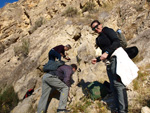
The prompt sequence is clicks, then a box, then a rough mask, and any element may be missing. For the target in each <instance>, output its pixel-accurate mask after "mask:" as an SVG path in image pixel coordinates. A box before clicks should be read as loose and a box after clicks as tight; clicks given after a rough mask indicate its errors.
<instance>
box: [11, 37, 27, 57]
mask: <svg viewBox="0 0 150 113" xmlns="http://www.w3.org/2000/svg"><path fill="white" fill-rule="evenodd" d="M29 48H30V40H29V39H23V40H22V45H21V46H16V47H14V52H15V55H16V56H19V57H22V56H23V57H27V56H28V53H29Z"/></svg>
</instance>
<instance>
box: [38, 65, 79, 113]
mask: <svg viewBox="0 0 150 113" xmlns="http://www.w3.org/2000/svg"><path fill="white" fill-rule="evenodd" d="M76 70H77V66H76V64H71V65H62V66H60V67H59V68H58V69H57V70H56V71H55V72H49V73H46V74H45V75H44V76H43V83H42V96H41V98H40V101H39V104H38V113H46V112H47V109H48V105H49V103H50V102H48V100H49V95H50V93H51V91H52V88H55V89H56V90H58V91H59V92H60V100H59V106H58V109H57V113H60V112H65V113H67V112H69V111H68V110H66V105H67V98H68V94H69V88H70V87H71V80H72V74H73V73H74V72H75V71H76Z"/></svg>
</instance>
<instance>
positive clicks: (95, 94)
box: [87, 81, 108, 100]
mask: <svg viewBox="0 0 150 113" xmlns="http://www.w3.org/2000/svg"><path fill="white" fill-rule="evenodd" d="M87 91H88V96H89V97H90V98H91V99H92V100H97V99H101V98H104V97H105V96H106V95H107V94H108V90H107V88H106V87H105V86H104V85H103V84H102V83H100V82H98V81H94V82H92V83H91V84H89V85H88V86H87Z"/></svg>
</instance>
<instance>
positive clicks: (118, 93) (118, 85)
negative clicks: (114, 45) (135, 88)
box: [107, 57, 128, 113]
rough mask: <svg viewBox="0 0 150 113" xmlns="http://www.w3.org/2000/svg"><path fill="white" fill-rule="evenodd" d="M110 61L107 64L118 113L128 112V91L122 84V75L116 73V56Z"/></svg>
mask: <svg viewBox="0 0 150 113" xmlns="http://www.w3.org/2000/svg"><path fill="white" fill-rule="evenodd" d="M110 62H111V63H110V65H108V66H107V74H108V78H109V80H110V85H111V90H112V92H113V95H114V102H115V107H116V108H117V111H118V113H127V112H128V98H127V91H126V87H125V86H124V85H123V84H122V82H121V79H120V77H119V76H118V75H117V74H116V63H117V61H116V57H112V58H111V59H110Z"/></svg>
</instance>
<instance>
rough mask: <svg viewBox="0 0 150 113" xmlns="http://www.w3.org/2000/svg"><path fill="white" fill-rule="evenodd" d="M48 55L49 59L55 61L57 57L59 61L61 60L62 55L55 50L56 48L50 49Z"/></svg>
mask: <svg viewBox="0 0 150 113" xmlns="http://www.w3.org/2000/svg"><path fill="white" fill-rule="evenodd" d="M48 57H49V60H53V61H55V58H57V59H58V60H59V61H60V60H61V55H60V53H58V52H57V51H55V50H54V49H51V50H50V51H49V54H48Z"/></svg>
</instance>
